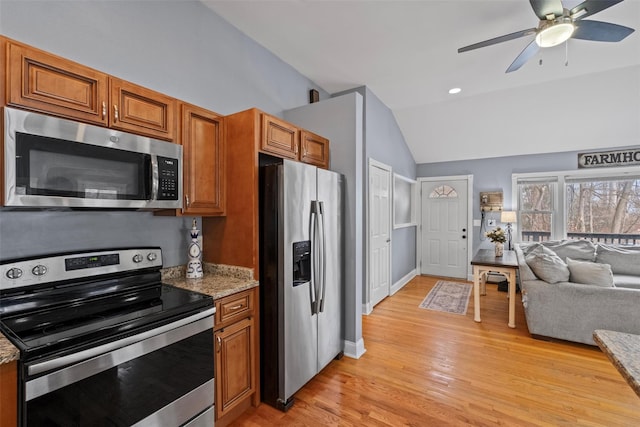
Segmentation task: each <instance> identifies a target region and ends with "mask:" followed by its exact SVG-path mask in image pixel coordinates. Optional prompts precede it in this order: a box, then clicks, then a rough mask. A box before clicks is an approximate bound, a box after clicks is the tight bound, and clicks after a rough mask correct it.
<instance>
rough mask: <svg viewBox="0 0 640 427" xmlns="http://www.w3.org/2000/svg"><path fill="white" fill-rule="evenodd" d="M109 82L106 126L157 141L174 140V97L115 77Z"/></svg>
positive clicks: (175, 104) (175, 108)
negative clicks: (107, 121)
mask: <svg viewBox="0 0 640 427" xmlns="http://www.w3.org/2000/svg"><path fill="white" fill-rule="evenodd" d="M109 80H110V85H111V103H110V105H111V114H110V116H109V117H110V121H109V126H111V127H112V128H114V129H120V130H124V131H127V132H134V133H140V134H145V135H148V136H151V137H155V138H159V139H168V140H170V141H174V140H175V139H176V117H177V115H176V110H177V103H176V100H175V99H174V98H171V97H169V96H167V95H163V94H161V93H158V92H154V91H152V90H150V89H147V88H144V87H142V86H138V85H135V84H133V83H129V82H126V81H124V80H120V79H117V78H115V77H110V79H109Z"/></svg>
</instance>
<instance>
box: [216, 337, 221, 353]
mask: <svg viewBox="0 0 640 427" xmlns="http://www.w3.org/2000/svg"><path fill="white" fill-rule="evenodd" d="M216 340H217V341H218V353H220V351H221V350H222V339H220V337H216Z"/></svg>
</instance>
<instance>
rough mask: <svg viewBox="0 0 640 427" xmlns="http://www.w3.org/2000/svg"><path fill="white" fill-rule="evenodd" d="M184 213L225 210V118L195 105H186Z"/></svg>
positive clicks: (183, 125) (183, 107)
mask: <svg viewBox="0 0 640 427" xmlns="http://www.w3.org/2000/svg"><path fill="white" fill-rule="evenodd" d="M182 146H183V152H182V156H183V160H184V162H183V164H184V174H183V177H184V183H183V184H184V194H185V200H184V208H183V213H184V214H189V215H191V214H193V215H200V216H220V215H224V214H225V205H226V203H225V201H226V198H225V197H226V191H225V186H226V179H225V140H224V135H223V118H222V117H221V116H219V115H217V114H215V113H213V112H211V111H208V110H205V109H203V108H200V107H196V106H194V105H188V104H183V106H182Z"/></svg>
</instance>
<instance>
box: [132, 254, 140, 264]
mask: <svg viewBox="0 0 640 427" xmlns="http://www.w3.org/2000/svg"><path fill="white" fill-rule="evenodd" d="M133 262H135V263H136V264H137V263H139V262H142V255H140V254H135V255H134V256H133Z"/></svg>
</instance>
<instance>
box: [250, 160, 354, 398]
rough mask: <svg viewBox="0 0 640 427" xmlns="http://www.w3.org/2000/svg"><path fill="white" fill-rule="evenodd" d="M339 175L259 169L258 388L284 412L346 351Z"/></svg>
mask: <svg viewBox="0 0 640 427" xmlns="http://www.w3.org/2000/svg"><path fill="white" fill-rule="evenodd" d="M342 188H343V178H342V175H340V174H337V173H335V172H331V171H327V170H324V169H318V168H316V167H314V166H310V165H306V164H304V163H299V162H293V161H288V160H284V161H283V163H282V164H278V165H269V166H263V167H261V168H260V189H261V191H260V384H261V396H262V400H263V401H264V402H266V403H268V404H270V405H272V406H274V407H276V408H279V409H281V410H284V411H286V410H287V409H288V408H289V407H290V406H291V405H292V404H293V395H294V393H296V392H297V391H298V390H299V389H300V388H301V387H302V386H303V385H305V384H306V383H307V382H308V381H309V380H310V379H311V378H313V377H314V376H315V375H316V374H317V373H318V372H320V370H322V369H323V368H324V367H325V366H326V365H327V364H328V363H329V362H331V360H332V359H334V358H339V357H342V354H343V336H344V332H343V324H344V322H343V316H344V314H343V305H344V304H343V301H344V297H343V292H344V286H343V277H344V273H343V270H344V269H343V265H344V264H343V263H344V261H343V253H344V252H343V237H342V234H343V233H342V230H343V224H342V223H343V220H344V216H343V191H342Z"/></svg>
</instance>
